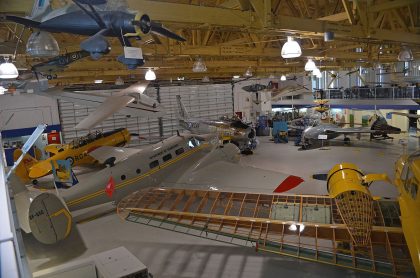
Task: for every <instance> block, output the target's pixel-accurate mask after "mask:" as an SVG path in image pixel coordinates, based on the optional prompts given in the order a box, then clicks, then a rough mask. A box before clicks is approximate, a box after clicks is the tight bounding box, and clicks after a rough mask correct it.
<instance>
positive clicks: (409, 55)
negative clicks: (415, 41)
mask: <svg viewBox="0 0 420 278" xmlns="http://www.w3.org/2000/svg"><path fill="white" fill-rule="evenodd" d="M412 60H414V57H413V52H411V49H410V48H408V46H406V45H403V46H402V47H401V51H400V53H399V54H398V61H401V62H408V61H412Z"/></svg>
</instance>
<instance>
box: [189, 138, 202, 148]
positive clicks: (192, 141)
mask: <svg viewBox="0 0 420 278" xmlns="http://www.w3.org/2000/svg"><path fill="white" fill-rule="evenodd" d="M199 145H200V141H199V140H197V139H196V138H194V137H193V138H191V139H190V140H189V141H188V146H189V147H190V148H195V147H198V146H199Z"/></svg>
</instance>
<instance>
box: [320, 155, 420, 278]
mask: <svg viewBox="0 0 420 278" xmlns="http://www.w3.org/2000/svg"><path fill="white" fill-rule="evenodd" d="M380 180H382V181H388V182H390V183H393V184H394V186H395V187H396V188H397V189H398V191H399V196H398V202H399V205H400V211H401V215H400V219H401V225H402V229H403V232H404V237H405V240H406V242H407V246H408V249H409V251H410V256H411V260H412V262H413V266H414V269H415V271H416V275H417V276H418V277H420V232H419V231H420V197H419V196H418V190H419V187H420V182H419V181H420V150H418V151H416V152H414V153H413V154H411V155H402V156H401V157H400V158H399V160H398V161H397V162H396V163H395V179H394V181H391V180H390V179H389V178H388V176H387V175H386V174H368V175H363V174H362V172H361V170H360V169H358V168H357V166H356V165H354V164H352V163H341V164H337V165H336V166H334V167H333V168H332V169H331V170H330V172H329V173H328V176H327V188H328V193H329V195H330V197H331V198H335V199H336V203H337V206H338V209H339V211H340V213H341V215H342V217H343V220H344V222H345V223H346V225H347V226H348V230H349V233H350V235H351V237H352V238H353V241H354V242H355V244H356V245H357V244H359V245H364V244H366V242H367V241H368V240H369V238H370V232H371V228H372V221H373V216H374V210H373V200H374V199H375V197H372V195H371V193H370V191H369V189H368V186H369V185H370V183H371V182H373V181H380Z"/></svg>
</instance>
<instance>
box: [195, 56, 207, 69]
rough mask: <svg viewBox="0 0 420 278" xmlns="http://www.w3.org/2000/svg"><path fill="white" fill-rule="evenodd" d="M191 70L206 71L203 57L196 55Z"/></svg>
mask: <svg viewBox="0 0 420 278" xmlns="http://www.w3.org/2000/svg"><path fill="white" fill-rule="evenodd" d="M192 71H193V72H206V71H207V67H206V64H204V62H203V59H202V58H201V57H198V58H197V59H196V60H195V62H194V65H193V67H192Z"/></svg>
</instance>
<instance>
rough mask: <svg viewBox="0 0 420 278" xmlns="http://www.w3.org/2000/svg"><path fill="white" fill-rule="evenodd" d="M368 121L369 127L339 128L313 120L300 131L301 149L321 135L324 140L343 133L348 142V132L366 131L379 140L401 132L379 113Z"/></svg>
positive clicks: (372, 137)
mask: <svg viewBox="0 0 420 278" xmlns="http://www.w3.org/2000/svg"><path fill="white" fill-rule="evenodd" d="M370 121H371V123H372V125H371V127H370V128H364V127H356V128H341V127H339V126H337V125H335V124H332V123H322V122H318V121H314V123H313V125H312V126H309V127H307V128H306V129H305V130H304V131H303V133H302V142H301V144H302V149H306V148H308V147H310V146H311V145H312V144H313V143H314V142H315V141H318V140H320V138H321V137H322V136H326V138H325V140H331V139H334V138H337V137H338V136H340V135H344V141H345V142H348V141H350V139H349V138H348V137H347V135H350V134H359V135H360V134H363V133H366V134H370V135H371V139H376V140H381V139H392V137H389V136H388V134H400V133H401V129H399V128H397V127H393V126H391V125H388V124H387V122H386V120H385V119H384V118H383V117H381V116H379V115H374V116H373V117H372V118H371V119H370ZM320 135H321V137H320ZM322 140H324V139H322Z"/></svg>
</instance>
